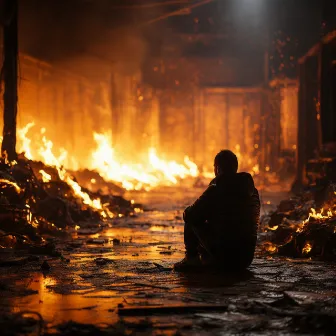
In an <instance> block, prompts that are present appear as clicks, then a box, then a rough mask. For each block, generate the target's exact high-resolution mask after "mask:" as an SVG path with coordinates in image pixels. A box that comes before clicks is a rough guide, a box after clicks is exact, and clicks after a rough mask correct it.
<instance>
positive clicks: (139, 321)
mask: <svg viewBox="0 0 336 336" xmlns="http://www.w3.org/2000/svg"><path fill="white" fill-rule="evenodd" d="M131 196H132V198H134V199H135V200H136V201H137V202H144V203H146V204H145V205H146V206H147V207H148V208H154V206H153V205H154V204H155V208H156V209H158V210H152V211H146V212H144V213H140V214H138V216H137V217H132V218H120V219H117V220H115V221H114V222H113V223H111V224H110V225H109V226H108V227H106V228H105V229H104V230H103V231H102V232H100V233H98V234H95V235H79V234H75V235H74V236H73V238H72V239H69V240H68V241H65V242H62V243H60V247H61V248H62V250H63V256H64V258H63V259H60V258H58V259H57V258H56V259H55V258H54V259H53V258H47V262H48V263H49V265H50V266H51V269H50V270H49V271H42V270H41V263H42V261H43V260H44V259H40V260H39V261H35V262H31V263H28V264H26V265H24V266H20V267H18V266H16V267H10V268H3V269H2V273H1V276H0V293H1V297H2V300H1V310H2V311H3V312H8V311H11V312H12V313H17V312H22V311H34V312H38V313H40V314H41V315H42V317H43V319H44V320H45V321H46V322H47V323H48V326H49V327H51V326H56V325H59V324H60V323H64V322H68V321H74V322H77V323H82V324H86V323H90V324H94V325H95V326H96V327H97V326H99V327H100V331H101V332H102V333H107V334H108V333H109V334H122V333H129V334H130V333H140V332H143V333H149V332H150V333H154V334H164V335H166V334H176V333H178V334H195V333H200V332H201V331H202V333H205V334H206V333H209V334H217V333H218V334H219V333H225V334H227V333H229V334H245V333H254V334H277V333H287V334H288V333H291V332H294V331H297V332H301V333H305V334H307V333H308V334H309V333H313V334H314V333H316V332H324V331H325V330H324V329H323V328H324V327H325V324H323V323H324V322H325V320H326V319H327V321H328V323H327V324H328V327H331V326H334V324H335V323H334V322H335V320H336V317H335V316H336V315H335V312H336V309H334V308H333V307H334V302H335V301H334V300H335V297H336V291H335V289H336V280H335V271H334V267H333V265H328V264H326V263H320V262H317V261H311V260H296V261H293V260H288V259H272V258H266V257H262V256H258V255H257V257H256V259H255V261H254V263H253V265H252V266H251V267H250V269H249V270H248V271H246V272H244V273H243V274H239V275H232V274H231V275H230V274H216V273H212V274H178V273H175V272H174V271H172V265H173V264H174V263H175V262H176V261H178V260H179V259H181V258H182V257H183V254H184V251H183V222H182V218H181V215H182V212H181V209H182V208H183V207H184V206H185V205H186V204H188V203H189V202H190V201H191V199H192V198H193V197H194V194H193V193H191V192H184V193H180V192H177V193H176V194H170V195H169V194H168V195H167V194H165V193H163V194H161V195H160V194H157V195H154V194H151V196H149V194H145V195H141V194H135V195H131ZM266 197H267V198H268V199H269V200H272V202H271V203H275V202H276V200H277V199H278V198H281V197H282V196H281V195H266ZM168 199H171V201H167V200H168ZM172 200H174V201H172ZM266 206H268V207H271V206H272V204H271V205H266ZM91 238H92V239H93V240H91V243H88V240H90V239H91ZM67 259H68V260H67ZM171 305H174V306H178V307H181V306H188V307H192V306H195V305H215V306H216V307H218V308H217V309H216V308H213V309H212V308H211V309H212V310H210V311H201V312H199V311H197V310H196V311H193V310H190V312H188V311H187V312H186V311H184V312H180V311H179V308H176V313H175V314H174V313H172V312H170V313H169V314H168V313H167V314H154V315H153V312H152V311H151V312H149V313H148V314H147V313H146V309H148V310H150V309H152V308H153V307H155V309H156V311H155V313H160V307H168V306H171ZM138 306H141V307H143V308H142V309H141V311H142V312H143V313H142V314H141V315H145V316H142V317H134V316H133V317H131V316H125V317H119V315H118V309H126V310H127V309H128V308H135V307H138ZM321 307H323V309H322V308H321ZM223 309H224V310H225V311H224V312H223V311H222V310H223ZM173 311H174V310H173ZM322 311H323V312H324V313H323V314H324V315H323V314H322ZM312 312H313V313H312ZM317 312H318V314H317ZM161 313H162V312H161ZM309 314H310V315H309ZM311 314H313V316H315V317H314V318H315V320H316V321H317V322H316V323H315V324H314V325H313V326H312V325H311V324H312V323H313V322H312V321H313V320H312V318H311ZM314 314H315V315H314ZM316 314H317V315H316ZM126 315H127V311H126ZM135 315H138V314H135ZM146 315H148V316H146ZM308 316H310V318H307V317H308ZM316 316H317V317H316ZM297 319H299V322H297ZM321 321H322V322H321ZM323 321H324V322H323ZM107 325H109V327H108V329H104V328H105V327H106V326H107ZM64 328H65V329H62V328H61V329H58V330H61V331H60V332H61V333H62V334H69V335H70V334H71V333H72V332H75V333H76V334H81V332H82V331H84V330H86V331H88V330H89V329H88V327H87V326H86V327H83V326H79V325H77V324H74V323H73V324H71V325H69V324H67V326H66V327H64ZM85 328H86V329H85ZM48 330H49V331H50V330H54V331H56V330H57V328H55V329H48ZM90 330H91V329H90ZM97 333H98V330H97V329H93V331H92V333H91V334H92V335H95V334H97Z"/></svg>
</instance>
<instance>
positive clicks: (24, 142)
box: [17, 122, 35, 160]
mask: <svg viewBox="0 0 336 336" xmlns="http://www.w3.org/2000/svg"><path fill="white" fill-rule="evenodd" d="M34 125H35V124H34V123H33V122H31V123H29V124H27V125H26V126H25V127H23V128H21V129H18V131H17V135H18V140H19V141H20V142H21V152H22V153H24V155H25V157H26V158H27V159H28V160H32V159H33V155H32V153H31V149H30V143H31V140H30V139H29V138H27V136H26V135H27V133H28V131H29V130H30V129H31V128H32V127H33V126H34Z"/></svg>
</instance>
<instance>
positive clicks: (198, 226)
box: [174, 150, 260, 271]
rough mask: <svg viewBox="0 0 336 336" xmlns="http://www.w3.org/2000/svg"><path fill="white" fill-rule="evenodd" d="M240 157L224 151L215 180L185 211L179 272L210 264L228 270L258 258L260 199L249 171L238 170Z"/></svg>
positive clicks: (220, 155)
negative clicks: (183, 256) (184, 251)
mask: <svg viewBox="0 0 336 336" xmlns="http://www.w3.org/2000/svg"><path fill="white" fill-rule="evenodd" d="M237 170H238V160H237V156H236V155H235V154H234V153H233V152H231V151H229V150H222V151H221V152H219V153H218V154H217V155H216V157H215V162H214V171H215V175H216V177H215V179H213V180H212V181H211V183H210V185H209V187H208V188H207V189H206V190H205V191H204V193H203V194H202V195H201V196H200V197H199V198H198V200H197V201H196V202H195V203H194V204H192V205H191V206H189V207H187V208H186V209H185V211H184V214H183V218H184V222H185V226H184V244H185V248H186V256H185V258H184V259H183V260H182V261H180V262H178V263H176V264H175V266H174V268H175V270H177V271H183V270H190V269H193V268H198V267H202V266H203V265H208V266H209V265H210V266H214V267H216V268H224V269H226V270H242V269H245V268H247V267H248V266H249V265H250V264H251V262H252V260H253V257H254V251H255V246H256V241H257V229H258V224H259V217H260V201H259V194H258V191H257V189H256V188H255V186H254V182H253V178H252V176H251V175H250V174H249V173H237Z"/></svg>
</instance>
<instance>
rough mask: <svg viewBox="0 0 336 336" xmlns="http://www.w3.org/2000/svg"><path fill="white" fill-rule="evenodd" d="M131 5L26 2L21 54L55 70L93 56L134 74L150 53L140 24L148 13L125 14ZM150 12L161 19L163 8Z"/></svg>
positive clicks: (81, 1)
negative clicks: (56, 65)
mask: <svg viewBox="0 0 336 336" xmlns="http://www.w3.org/2000/svg"><path fill="white" fill-rule="evenodd" d="M127 3H130V1H109V0H94V1H92V0H91V1H85V0H67V1H59V0H21V1H20V14H19V43H20V50H21V51H23V52H24V53H27V54H29V55H31V56H34V57H36V58H39V59H42V60H44V61H47V62H51V63H53V64H69V63H71V62H77V61H78V59H79V58H82V57H84V56H85V57H86V56H90V57H94V58H96V59H101V60H102V61H106V62H109V63H111V64H114V65H115V66H117V67H118V68H119V69H120V70H121V71H124V72H134V71H136V70H137V69H138V68H139V66H141V64H142V62H143V60H144V59H145V57H146V55H147V53H148V42H147V40H146V38H145V37H144V34H143V31H142V30H141V29H139V23H140V22H141V21H143V20H146V19H147V16H148V10H147V11H139V10H132V9H131V8H127V7H126V8H124V7H123V8H120V7H118V5H120V4H123V5H125V4H127ZM155 11H156V13H154V12H153V11H151V13H150V14H151V15H154V17H155V15H159V14H160V8H159V9H155Z"/></svg>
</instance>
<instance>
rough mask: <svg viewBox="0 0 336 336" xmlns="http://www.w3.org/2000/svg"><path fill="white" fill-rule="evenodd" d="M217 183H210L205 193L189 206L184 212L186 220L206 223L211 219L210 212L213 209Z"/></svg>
mask: <svg viewBox="0 0 336 336" xmlns="http://www.w3.org/2000/svg"><path fill="white" fill-rule="evenodd" d="M215 193H216V185H215V184H212V185H210V186H209V187H208V188H207V189H206V190H205V191H204V193H203V194H202V195H201V196H200V197H199V198H198V199H197V200H196V201H195V203H194V204H192V205H190V206H189V207H187V208H186V209H185V211H184V213H183V219H184V221H185V222H192V223H204V222H205V221H206V220H207V219H209V214H210V213H211V211H212V209H213V204H214V198H215Z"/></svg>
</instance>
